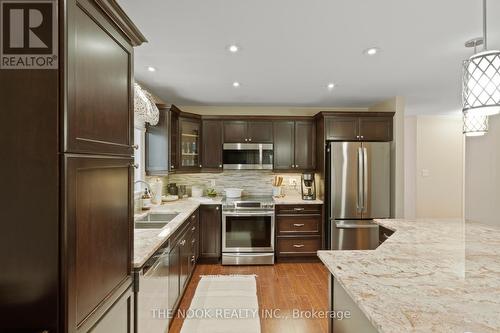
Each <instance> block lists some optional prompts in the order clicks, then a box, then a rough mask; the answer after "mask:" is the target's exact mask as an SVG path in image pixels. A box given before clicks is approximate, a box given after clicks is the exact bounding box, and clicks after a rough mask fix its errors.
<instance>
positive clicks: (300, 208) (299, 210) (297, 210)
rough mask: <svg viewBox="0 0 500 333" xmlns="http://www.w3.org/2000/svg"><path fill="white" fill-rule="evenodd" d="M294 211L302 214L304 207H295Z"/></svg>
mask: <svg viewBox="0 0 500 333" xmlns="http://www.w3.org/2000/svg"><path fill="white" fill-rule="evenodd" d="M293 210H294V211H296V212H301V211H303V210H304V208H302V207H295V208H294V209H293Z"/></svg>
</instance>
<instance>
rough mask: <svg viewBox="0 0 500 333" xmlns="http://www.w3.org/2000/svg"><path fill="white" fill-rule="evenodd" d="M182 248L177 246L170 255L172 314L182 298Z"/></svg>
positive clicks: (169, 291)
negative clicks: (180, 281)
mask: <svg viewBox="0 0 500 333" xmlns="http://www.w3.org/2000/svg"><path fill="white" fill-rule="evenodd" d="M179 256H180V246H179V244H178V243H177V244H175V245H174V246H173V247H172V248H171V249H170V253H169V255H168V264H169V267H168V309H169V310H170V312H171V313H172V311H173V310H174V308H175V306H176V304H177V300H178V298H179V296H180V283H179V276H180V261H179V258H180V257H179Z"/></svg>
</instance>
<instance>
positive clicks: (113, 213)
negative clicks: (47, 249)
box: [63, 156, 133, 332]
mask: <svg viewBox="0 0 500 333" xmlns="http://www.w3.org/2000/svg"><path fill="white" fill-rule="evenodd" d="M132 163H133V161H132V159H131V158H118V157H117V158H109V157H108V158H105V157H73V156H71V157H66V159H65V169H66V179H65V182H66V189H65V198H66V202H65V222H64V226H63V232H64V239H65V242H66V249H65V254H64V265H65V267H67V271H68V272H67V274H68V275H67V278H68V284H67V290H66V292H67V300H66V302H67V309H68V312H67V313H68V327H69V328H68V331H70V332H73V329H74V328H76V326H78V325H80V324H82V322H84V321H86V320H87V319H88V318H87V317H89V316H90V315H91V314H93V313H94V312H98V311H97V310H98V309H99V308H100V306H101V303H102V302H104V301H105V300H107V299H108V298H110V297H111V296H112V295H113V294H114V292H115V290H116V289H117V288H118V287H120V286H122V285H124V284H125V283H127V282H129V283H130V281H131V261H132V236H133V221H132V216H133V200H132V199H133V198H132V179H133V178H132V177H133V172H132V167H131V164H132Z"/></svg>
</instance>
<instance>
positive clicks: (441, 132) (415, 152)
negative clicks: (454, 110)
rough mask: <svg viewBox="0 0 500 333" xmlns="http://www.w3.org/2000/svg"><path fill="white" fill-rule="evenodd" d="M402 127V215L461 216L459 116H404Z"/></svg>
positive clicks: (462, 152) (419, 216)
mask: <svg viewBox="0 0 500 333" xmlns="http://www.w3.org/2000/svg"><path fill="white" fill-rule="evenodd" d="M405 131H406V132H405V136H406V138H405V140H406V141H405V143H406V147H405V148H406V149H405V172H406V174H405V189H406V193H405V194H406V199H405V212H406V214H405V216H406V217H407V218H414V217H417V218H428V217H440V218H453V217H462V215H463V178H464V170H463V160H464V139H463V135H462V119H461V117H460V116H414V117H407V118H406V119H405Z"/></svg>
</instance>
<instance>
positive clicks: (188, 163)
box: [179, 118, 201, 169]
mask: <svg viewBox="0 0 500 333" xmlns="http://www.w3.org/2000/svg"><path fill="white" fill-rule="evenodd" d="M179 132H180V133H179V134H180V135H179V136H180V140H179V144H180V156H181V158H180V168H181V169H199V168H201V154H200V153H201V149H200V136H201V122H200V121H199V120H198V119H190V118H180V121H179Z"/></svg>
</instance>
